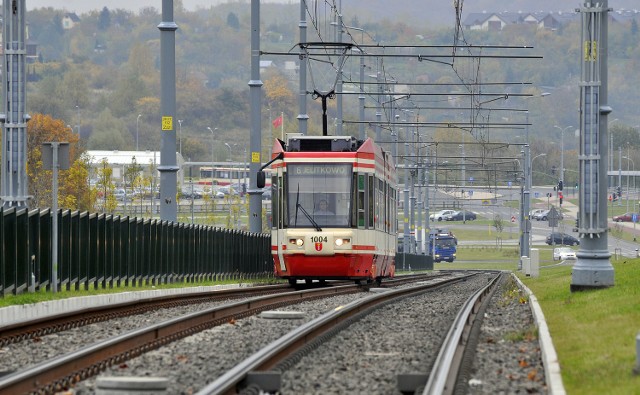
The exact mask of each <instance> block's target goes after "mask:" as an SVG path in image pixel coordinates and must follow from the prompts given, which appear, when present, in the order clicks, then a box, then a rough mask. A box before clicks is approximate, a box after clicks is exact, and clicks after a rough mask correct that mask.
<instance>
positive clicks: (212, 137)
mask: <svg viewBox="0 0 640 395" xmlns="http://www.w3.org/2000/svg"><path fill="white" fill-rule="evenodd" d="M207 130H208V131H210V132H211V191H212V192H213V157H214V154H213V148H214V138H215V133H213V131H214V130H218V128H213V129H211V128H210V127H209V126H207Z"/></svg>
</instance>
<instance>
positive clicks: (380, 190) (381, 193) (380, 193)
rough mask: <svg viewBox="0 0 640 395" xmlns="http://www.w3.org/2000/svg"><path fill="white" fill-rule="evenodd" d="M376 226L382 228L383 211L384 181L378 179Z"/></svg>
mask: <svg viewBox="0 0 640 395" xmlns="http://www.w3.org/2000/svg"><path fill="white" fill-rule="evenodd" d="M377 206H378V207H377V212H378V226H377V228H378V229H380V230H384V221H385V211H384V181H382V180H380V179H378V202H377Z"/></svg>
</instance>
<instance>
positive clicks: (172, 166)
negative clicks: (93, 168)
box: [158, 0, 180, 221]
mask: <svg viewBox="0 0 640 395" xmlns="http://www.w3.org/2000/svg"><path fill="white" fill-rule="evenodd" d="M158 29H159V30H160V97H161V99H160V102H161V103H160V107H161V116H162V119H161V133H162V146H161V148H160V166H158V171H159V172H160V219H162V220H164V221H176V220H177V216H178V205H177V202H176V195H177V182H178V178H177V172H178V170H179V169H180V168H179V167H178V165H177V159H176V128H175V122H174V120H175V118H176V30H178V25H176V23H175V22H174V21H173V0H162V22H161V23H160V24H159V25H158Z"/></svg>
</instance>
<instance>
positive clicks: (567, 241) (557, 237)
mask: <svg viewBox="0 0 640 395" xmlns="http://www.w3.org/2000/svg"><path fill="white" fill-rule="evenodd" d="M546 242H547V244H548V245H552V244H559V245H566V246H577V245H580V240H578V239H576V238H575V237H573V236H571V235H568V234H566V233H560V232H553V233H551V234H549V235H548V236H547V240H546Z"/></svg>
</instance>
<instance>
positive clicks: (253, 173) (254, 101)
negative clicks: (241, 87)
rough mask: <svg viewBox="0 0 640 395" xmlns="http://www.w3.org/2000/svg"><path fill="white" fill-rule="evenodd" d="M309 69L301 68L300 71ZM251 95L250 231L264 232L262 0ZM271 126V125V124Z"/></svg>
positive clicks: (254, 2)
mask: <svg viewBox="0 0 640 395" xmlns="http://www.w3.org/2000/svg"><path fill="white" fill-rule="evenodd" d="M303 72H304V73H306V72H307V70H306V69H305V70H302V69H301V70H300V73H303ZM249 95H250V98H251V136H250V137H249V148H250V149H251V164H250V165H249V189H248V191H247V192H248V193H249V212H250V215H249V231H250V232H252V233H261V232H262V190H261V189H258V171H260V167H261V166H262V161H261V159H260V152H261V151H262V144H261V141H260V140H261V132H260V130H261V123H260V121H261V120H260V109H261V108H262V100H261V95H262V80H261V79H260V0H251V80H250V81H249ZM269 126H271V125H269Z"/></svg>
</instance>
